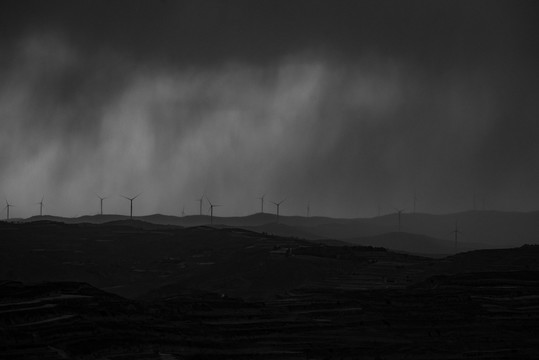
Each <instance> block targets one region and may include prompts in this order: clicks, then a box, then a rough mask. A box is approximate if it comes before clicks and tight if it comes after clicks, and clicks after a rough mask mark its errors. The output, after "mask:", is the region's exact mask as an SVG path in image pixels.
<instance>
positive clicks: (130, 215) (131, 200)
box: [122, 194, 140, 219]
mask: <svg viewBox="0 0 539 360" xmlns="http://www.w3.org/2000/svg"><path fill="white" fill-rule="evenodd" d="M139 196H140V194H138V195H137V196H134V197H132V198H129V197H127V196H124V195H122V197H123V198H125V199H127V200H129V202H130V207H129V219H133V200H135V199H136V198H138V197H139Z"/></svg>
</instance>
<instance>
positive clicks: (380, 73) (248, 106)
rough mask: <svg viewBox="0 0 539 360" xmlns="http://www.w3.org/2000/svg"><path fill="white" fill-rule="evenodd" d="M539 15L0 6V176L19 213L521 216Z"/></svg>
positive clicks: (426, 9)
mask: <svg viewBox="0 0 539 360" xmlns="http://www.w3.org/2000/svg"><path fill="white" fill-rule="evenodd" d="M538 10H539V5H538V3H537V2H536V1H492V0H490V1H313V0H309V1H307V0H305V1H294V0H286V1H256V0H245V1H218V0H215V1H206V0H202V1H200V0H197V1H167V0H163V1H149V0H148V1H133V0H130V1H128V0H125V1H110V0H109V1H20V0H19V1H2V2H1V3H0V126H1V132H0V187H1V189H2V191H3V193H4V195H5V196H6V197H7V198H8V199H9V201H10V202H11V203H13V204H15V205H16V208H13V209H12V216H24V217H26V216H30V215H33V214H36V213H37V212H38V206H37V205H36V204H35V203H36V202H38V201H39V200H40V199H41V196H42V195H44V196H45V212H46V213H48V214H57V215H66V216H76V215H82V214H93V213H95V212H96V211H97V210H98V204H99V202H98V199H97V197H96V195H95V194H96V193H99V194H101V195H103V196H110V197H111V198H110V199H108V200H106V201H105V211H106V212H114V213H126V212H127V211H128V202H127V201H126V200H125V199H122V198H121V197H119V196H118V195H119V194H124V195H136V194H137V193H139V192H142V195H141V196H140V198H139V199H137V200H136V203H135V214H148V213H155V212H160V213H167V214H179V213H181V211H182V208H183V207H185V211H186V212H187V213H188V214H192V213H195V212H197V211H198V203H197V202H196V201H195V200H196V199H197V198H199V197H200V196H201V194H202V193H203V192H204V193H206V194H207V196H208V197H209V198H210V199H211V200H212V201H214V202H216V203H220V204H223V205H224V206H223V207H220V208H218V209H216V214H219V215H245V214H248V213H252V212H254V211H257V210H258V209H259V202H258V200H257V199H256V198H257V197H259V196H261V195H262V194H266V199H267V200H268V201H280V200H282V199H284V198H287V201H286V202H285V204H284V205H283V206H282V208H281V211H282V213H283V214H287V215H290V214H304V213H305V208H306V204H307V202H308V201H310V202H311V209H312V211H311V212H312V214H314V215H331V216H346V217H356V216H374V215H376V214H377V211H378V210H377V208H378V206H380V207H381V211H382V213H387V212H392V211H394V208H395V207H398V208H405V209H406V210H407V211H411V210H412V203H413V202H412V199H413V196H414V192H415V193H416V195H417V210H418V211H421V212H433V213H447V212H453V211H460V210H468V209H471V208H472V207H473V198H474V195H473V194H474V193H475V194H476V195H475V197H476V203H477V208H478V209H480V208H482V206H483V202H484V204H485V207H486V208H487V209H498V210H519V211H530V210H537V209H538V208H539V206H538V204H539V89H538V85H539V69H538V64H539V56H538V51H539V50H538V49H539V16H538V14H539V12H538ZM206 207H207V206H206V205H205V208H206ZM273 208H274V207H273V205H271V206H270V204H269V203H266V210H267V211H270V210H271V211H273V210H274V209H273ZM205 210H206V209H205ZM4 215H5V212H4Z"/></svg>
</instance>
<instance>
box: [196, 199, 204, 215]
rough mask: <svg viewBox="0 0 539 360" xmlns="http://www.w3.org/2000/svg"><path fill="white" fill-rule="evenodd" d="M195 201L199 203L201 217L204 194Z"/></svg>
mask: <svg viewBox="0 0 539 360" xmlns="http://www.w3.org/2000/svg"><path fill="white" fill-rule="evenodd" d="M195 201H198V202H199V203H200V215H202V202H203V201H204V194H202V196H201V197H200V199H196V200H195Z"/></svg>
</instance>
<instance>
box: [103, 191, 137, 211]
mask: <svg viewBox="0 0 539 360" xmlns="http://www.w3.org/2000/svg"><path fill="white" fill-rule="evenodd" d="M96 195H97V194H96ZM137 196H138V195H137ZM97 197H98V198H99V205H100V210H101V212H100V214H101V215H103V200H105V199H107V197H106V196H105V197H101V196H99V195H97ZM124 197H125V196H124Z"/></svg>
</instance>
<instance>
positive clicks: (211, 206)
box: [206, 196, 223, 224]
mask: <svg viewBox="0 0 539 360" xmlns="http://www.w3.org/2000/svg"><path fill="white" fill-rule="evenodd" d="M206 200H208V203H209V204H210V224H213V208H214V207H216V206H223V205H217V204H212V203H211V201H210V199H208V197H207V196H206Z"/></svg>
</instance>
